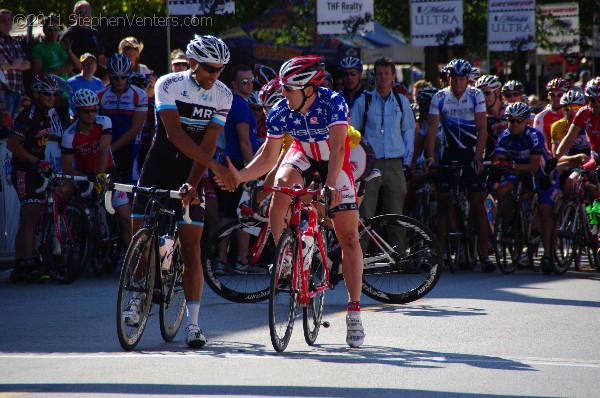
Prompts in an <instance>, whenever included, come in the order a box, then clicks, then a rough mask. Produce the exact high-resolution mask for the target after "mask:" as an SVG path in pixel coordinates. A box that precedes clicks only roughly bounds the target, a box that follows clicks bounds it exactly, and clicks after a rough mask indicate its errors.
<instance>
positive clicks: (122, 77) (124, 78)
mask: <svg viewBox="0 0 600 398" xmlns="http://www.w3.org/2000/svg"><path fill="white" fill-rule="evenodd" d="M110 78H111V79H115V80H127V79H129V76H111V77H110Z"/></svg>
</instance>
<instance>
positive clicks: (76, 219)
mask: <svg viewBox="0 0 600 398" xmlns="http://www.w3.org/2000/svg"><path fill="white" fill-rule="evenodd" d="M67 180H68V181H71V182H74V183H75V182H86V183H87V184H88V186H87V190H86V191H84V192H81V193H80V196H81V197H86V196H87V195H89V193H90V192H91V190H92V188H93V187H94V184H93V183H92V182H90V181H89V180H88V178H87V177H84V176H73V175H68V174H62V173H57V172H50V173H49V174H48V175H45V176H44V183H43V184H42V186H41V187H39V188H38V189H37V190H36V192H37V193H42V192H44V193H45V196H46V198H45V200H44V202H43V204H42V211H41V217H40V221H39V223H38V227H37V235H36V247H37V251H38V253H39V255H40V256H41V259H42V266H43V267H44V268H45V269H46V270H47V272H48V274H49V275H50V277H51V278H52V280H54V281H56V282H58V283H60V284H68V283H72V282H73V281H75V280H76V279H77V278H79V276H80V275H81V274H82V273H83V272H84V270H85V267H86V266H87V261H88V256H89V253H90V247H91V229H90V224H89V220H88V218H87V215H86V213H85V210H84V208H83V206H82V205H80V204H79V203H77V202H76V201H75V200H73V199H69V200H63V199H62V198H61V187H62V184H63V183H64V181H67ZM74 185H75V184H74Z"/></svg>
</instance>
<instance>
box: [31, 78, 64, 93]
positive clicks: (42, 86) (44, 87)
mask: <svg viewBox="0 0 600 398" xmlns="http://www.w3.org/2000/svg"><path fill="white" fill-rule="evenodd" d="M31 88H32V90H33V91H47V92H55V91H58V84H57V83H56V80H55V79H54V78H53V77H52V76H50V75H45V74H44V75H35V76H34V77H33V79H32V80H31Z"/></svg>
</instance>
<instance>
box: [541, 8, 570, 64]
mask: <svg viewBox="0 0 600 398" xmlns="http://www.w3.org/2000/svg"><path fill="white" fill-rule="evenodd" d="M539 11H540V19H541V20H542V29H543V31H544V32H546V35H547V36H548V41H549V42H550V43H551V46H550V48H541V47H538V49H537V53H538V54H567V53H568V54H576V53H578V52H579V4H578V3H561V4H548V5H543V6H542V5H540V6H539Z"/></svg>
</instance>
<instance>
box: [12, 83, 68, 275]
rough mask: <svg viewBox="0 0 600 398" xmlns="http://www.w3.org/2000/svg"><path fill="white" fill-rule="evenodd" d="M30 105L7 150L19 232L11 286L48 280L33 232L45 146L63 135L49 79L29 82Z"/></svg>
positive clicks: (44, 166) (48, 165)
mask: <svg viewBox="0 0 600 398" xmlns="http://www.w3.org/2000/svg"><path fill="white" fill-rule="evenodd" d="M57 79H58V77H57ZM32 89H33V103H32V104H31V106H29V107H26V108H25V109H23V111H22V112H21V113H19V115H18V116H17V118H16V119H15V121H14V124H13V129H12V134H11V135H10V136H9V137H8V141H7V143H6V147H7V149H8V150H9V151H11V152H12V153H13V157H12V161H11V163H12V174H11V179H12V186H13V187H14V188H15V190H16V191H17V195H18V197H19V202H20V203H21V214H20V223H19V229H18V231H17V236H16V239H15V268H14V269H13V271H12V273H11V275H10V279H11V280H12V281H13V282H46V281H48V280H50V277H49V276H48V275H46V274H45V273H44V272H43V270H42V265H41V264H40V259H39V256H36V255H35V228H36V225H37V223H38V221H39V218H40V211H41V206H40V204H41V203H42V200H43V199H44V195H43V194H39V193H36V192H35V190H36V189H37V188H39V187H40V186H41V185H42V182H43V180H42V177H41V176H40V173H41V172H48V171H50V170H52V164H51V163H50V162H49V161H48V160H46V157H45V150H46V143H47V142H48V138H49V137H50V134H54V135H58V136H60V135H62V127H61V124H60V120H59V117H58V114H57V113H56V111H55V109H54V97H55V96H56V95H60V93H59V92H58V84H57V81H56V80H54V78H53V77H51V76H50V75H36V76H34V77H33V81H32Z"/></svg>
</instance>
